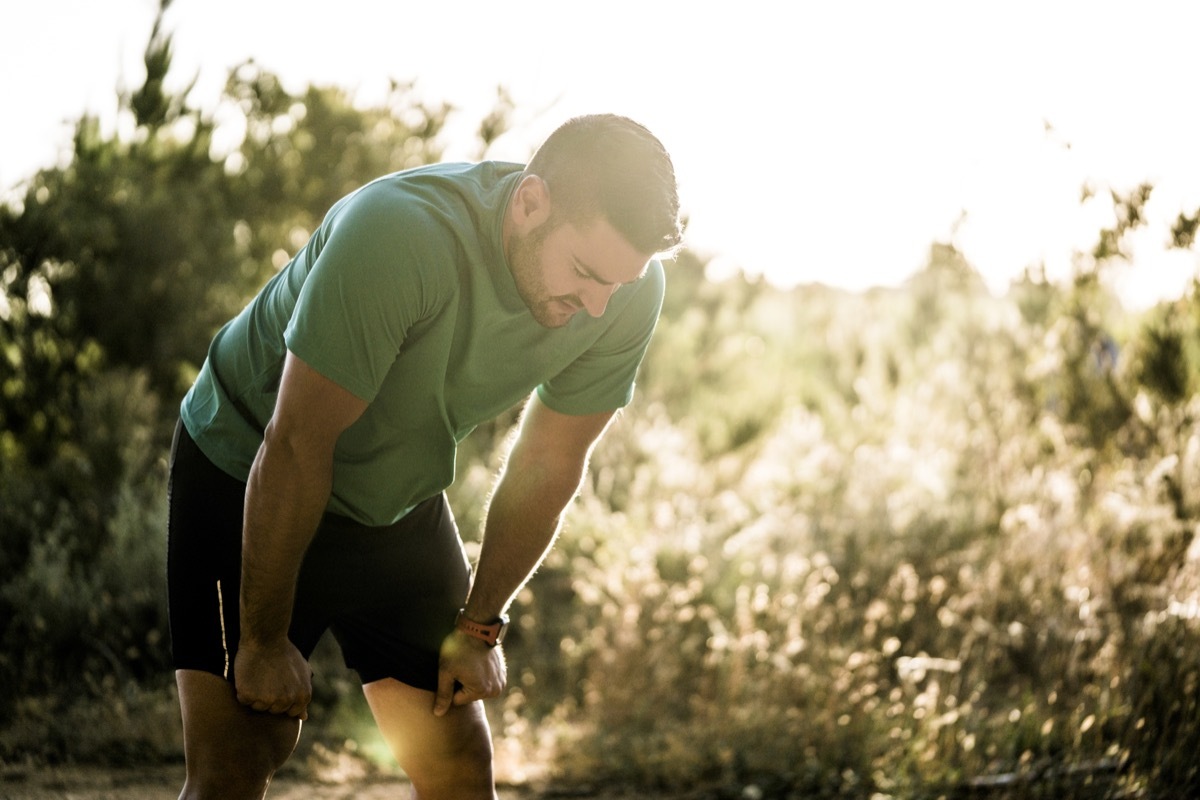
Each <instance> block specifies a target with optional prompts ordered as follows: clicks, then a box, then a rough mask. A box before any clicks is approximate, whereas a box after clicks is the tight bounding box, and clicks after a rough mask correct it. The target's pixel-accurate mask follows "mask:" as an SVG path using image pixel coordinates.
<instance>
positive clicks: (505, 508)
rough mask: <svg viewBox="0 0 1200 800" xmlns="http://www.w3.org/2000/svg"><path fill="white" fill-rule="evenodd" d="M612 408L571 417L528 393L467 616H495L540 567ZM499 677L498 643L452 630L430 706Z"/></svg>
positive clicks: (474, 695) (475, 696)
mask: <svg viewBox="0 0 1200 800" xmlns="http://www.w3.org/2000/svg"><path fill="white" fill-rule="evenodd" d="M614 413H615V412H612V411H606V412H603V413H600V414H591V415H586V416H572V415H568V414H560V413H558V412H557V411H553V410H551V409H550V408H549V407H547V406H546V405H545V404H543V403H542V402H541V401H540V400H539V399H538V397H537V395H536V394H534V395H533V397H532V398H531V399H530V401H529V404H528V405H527V406H526V408H525V413H524V415H523V416H522V418H521V427H520V432H519V433H518V435H517V439H516V441H515V442H514V443H513V447H512V450H511V452H510V453H509V456H508V460H507V461H506V462H505V465H504V471H503V473H502V474H501V477H500V481H499V483H498V484H497V485H496V490H495V492H493V494H492V498H491V501H490V502H489V504H488V511H487V522H486V524H485V526H484V536H483V548H482V550H481V551H480V554H479V564H478V566H477V567H476V571H475V579H474V581H473V582H472V585H471V593H470V596H469V597H468V598H467V603H466V606H465V608H464V613H465V615H466V616H467V618H469V619H472V620H475V621H477V622H488V621H490V620H492V619H495V618H496V617H497V616H499V615H500V614H501V613H503V611H504V609H505V608H507V607H508V604H509V602H511V600H512V598H513V597H514V596H515V595H516V593H517V591H518V590H519V589H520V588H521V587H522V586H523V585H524V584H525V582H526V581H527V580H529V577H530V575H532V574H533V572H534V570H536V569H537V567H538V565H539V564H540V563H541V561H542V558H544V557H545V555H546V552H547V551H548V550H549V549H550V545H551V544H552V543H553V541H554V537H555V536H556V535H557V533H558V527H559V521H560V519H561V517H562V512H563V510H564V509H565V508H566V507H567V504H568V503H570V502H571V498H573V497H574V496H575V493H576V492H577V491H578V490H579V485H580V483H581V482H582V480H583V476H584V472H585V470H586V469H587V460H588V455H589V453H590V452H591V449H592V446H593V445H594V444H595V443H596V441H597V440H598V439H599V438H600V435H601V434H602V433H603V432H604V429H605V427H607V425H608V423H609V421H610V420H611V419H612V418H613V415H614ZM456 681H457V682H458V683H459V684H461V686H460V687H457V688H456V685H455V683H456ZM504 682H505V667H504V659H503V656H502V654H501V653H500V650H499V648H490V647H488V646H487V644H485V643H484V642H481V641H480V640H478V639H474V638H472V637H470V636H466V635H465V634H463V633H461V632H459V631H457V630H455V631H454V632H453V633H451V634H450V636H448V637H447V638H446V641H445V642H444V643H443V645H442V653H441V666H440V669H439V674H438V692H437V698H436V700H435V703H434V713H436V714H439V715H440V714H444V713H446V711H447V710H449V708H450V706H451V704H453V705H463V704H466V703H470V702H472V701H475V700H480V699H483V698H486V697H495V696H496V695H498V694H500V692H501V691H503V689H504Z"/></svg>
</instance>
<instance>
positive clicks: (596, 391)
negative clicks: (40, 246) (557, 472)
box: [537, 261, 666, 414]
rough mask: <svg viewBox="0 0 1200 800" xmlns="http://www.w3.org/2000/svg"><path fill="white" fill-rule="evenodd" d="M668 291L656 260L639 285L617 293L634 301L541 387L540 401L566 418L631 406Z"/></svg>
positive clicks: (660, 265)
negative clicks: (642, 365) (637, 381)
mask: <svg viewBox="0 0 1200 800" xmlns="http://www.w3.org/2000/svg"><path fill="white" fill-rule="evenodd" d="M665 288H666V279H665V276H664V274H663V268H662V264H660V263H659V262H658V261H652V262H651V263H650V266H649V267H647V271H646V275H645V276H644V277H643V278H642V279H641V280H639V281H638V282H637V283H634V284H631V285H629V286H625V287H622V288H621V289H619V290H618V291H630V292H632V293H633V296H632V298H631V300H630V301H629V302H628V303H626V304H625V305H624V306H623V307H622V308H620V309H619V311H618V312H617V314H616V315H615V316H614V317H613V319H612V322H611V324H610V325H608V326H607V328H606V329H605V331H604V333H603V334H602V335H601V336H600V338H599V339H597V341H596V343H595V344H593V345H592V346H591V347H590V348H588V350H587V351H585V352H584V353H583V355H581V356H580V357H579V358H577V359H575V361H573V362H571V364H570V365H569V366H567V368H566V369H564V370H562V371H561V372H559V373H558V374H557V375H555V376H554V377H553V378H551V379H549V380H547V381H546V382H544V383H543V384H542V385H541V386H539V387H538V388H537V393H538V397H539V398H540V399H541V401H542V402H543V403H545V404H546V405H547V406H549V407H550V408H552V409H553V410H555V411H558V412H560V413H563V414H596V413H599V412H602V411H613V410H615V409H618V408H623V407H624V406H626V405H628V404H629V402H630V401H631V400H632V399H633V389H634V381H635V379H636V377H637V371H638V367H639V366H641V363H642V358H643V357H644V356H645V355H646V348H647V347H649V345H650V337H651V336H652V335H653V334H654V327H655V325H656V324H657V323H658V315H659V312H660V311H661V310H662V302H663V294H664V291H665ZM610 310H615V309H610ZM606 316H607V313H606Z"/></svg>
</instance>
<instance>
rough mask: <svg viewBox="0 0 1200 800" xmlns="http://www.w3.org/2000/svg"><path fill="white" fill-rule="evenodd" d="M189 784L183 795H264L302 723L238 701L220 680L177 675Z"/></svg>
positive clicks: (250, 796)
mask: <svg viewBox="0 0 1200 800" xmlns="http://www.w3.org/2000/svg"><path fill="white" fill-rule="evenodd" d="M179 687H180V704H181V706H182V710H183V723H184V726H183V727H184V729H183V734H184V736H183V738H184V755H185V758H186V761H187V783H186V784H185V786H184V790H183V794H181V795H180V797H181V798H189V800H190V799H191V798H210V797H221V798H242V797H246V798H261V797H262V796H263V794H264V793H265V791H266V787H267V784H268V783H270V781H271V777H272V776H273V775H274V774H275V771H276V770H277V769H279V767H281V766H282V765H283V763H284V762H285V761H287V759H288V757H289V756H291V754H292V751H293V750H295V748H296V743H297V741H298V740H299V738H300V721H299V720H297V719H292V718H290V717H283V716H278V715H273V714H263V713H259V712H255V711H251V710H250V709H248V708H246V707H245V706H242V705H241V704H240V703H238V702H237V699H236V697H234V695H233V690H232V687H230V686H229V685H228V684H227V683H225V681H223V680H222V679H221V678H219V677H216V676H212V675H208V674H206V673H196V672H181V673H180V674H179Z"/></svg>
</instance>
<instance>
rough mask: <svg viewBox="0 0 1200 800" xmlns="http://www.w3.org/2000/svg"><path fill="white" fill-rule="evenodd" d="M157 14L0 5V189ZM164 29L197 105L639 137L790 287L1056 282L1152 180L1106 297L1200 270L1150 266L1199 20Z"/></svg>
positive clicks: (1151, 290) (628, 6) (1195, 111)
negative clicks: (429, 118)
mask: <svg viewBox="0 0 1200 800" xmlns="http://www.w3.org/2000/svg"><path fill="white" fill-rule="evenodd" d="M156 8H157V4H156V2H155V1H154V0H105V2H103V3H99V2H96V0H39V1H38V2H36V3H35V2H18V0H0V108H3V109H4V114H3V122H0V188H8V187H11V186H12V185H13V184H15V183H16V182H18V181H19V180H20V179H22V178H24V177H26V176H28V175H29V174H31V173H32V172H33V171H34V170H36V169H37V168H38V167H41V166H46V165H49V164H51V163H53V162H54V161H55V159H56V158H58V157H59V155H60V153H62V152H64V150H65V148H66V147H67V146H68V145H69V141H70V128H69V126H68V125H66V124H64V123H67V122H70V121H73V120H75V119H77V118H78V117H79V115H80V114H81V113H82V112H83V111H85V110H90V111H92V112H96V113H99V114H101V116H102V117H105V116H107V118H111V115H112V110H113V107H114V99H113V90H114V88H115V87H116V86H117V85H118V84H120V83H123V84H124V85H126V86H136V85H137V84H138V81H139V80H140V78H141V76H142V67H141V64H140V58H141V54H142V50H143V48H144V45H145V42H146V40H147V37H148V34H149V30H150V26H151V24H152V22H153V17H154V12H155V9H156ZM167 25H168V28H169V29H170V30H172V31H173V32H174V34H175V43H176V62H175V63H176V69H177V73H176V80H177V81H178V84H177V85H182V84H183V83H185V82H186V81H187V80H188V79H190V78H191V77H193V76H198V78H199V82H198V84H197V88H196V92H195V94H194V95H193V100H194V102H198V103H200V104H201V105H204V106H206V107H208V106H211V104H212V102H213V100H214V99H215V98H216V96H217V95H218V93H219V91H220V87H221V86H222V85H223V83H224V80H225V77H226V74H227V72H228V69H229V67H231V66H233V65H234V64H236V63H239V62H240V61H242V60H244V59H246V58H248V57H253V58H254V59H255V60H256V61H258V62H259V63H260V64H263V65H264V66H265V67H266V68H268V69H271V70H273V71H275V72H277V73H278V74H280V75H281V76H282V77H283V78H284V80H285V81H286V82H288V83H289V84H290V85H291V86H292V87H293V88H298V87H300V86H302V85H303V84H306V83H310V82H316V83H336V84H341V85H344V86H347V87H351V88H356V89H359V90H361V91H363V92H364V93H368V94H369V92H370V91H371V90H372V87H378V86H380V84H381V83H382V82H385V81H386V80H387V79H388V78H397V79H400V80H409V79H413V78H415V79H416V80H417V87H418V89H419V90H420V91H422V92H423V94H425V95H426V96H427V97H428V98H429V99H431V100H439V101H440V100H447V101H450V102H452V103H454V104H455V105H457V106H459V107H461V108H462V109H464V110H463V113H462V115H461V121H460V124H461V126H462V129H465V130H468V131H469V130H471V129H473V125H474V123H475V122H476V121H477V120H478V118H479V117H481V116H482V115H483V114H484V113H485V112H486V110H487V109H488V108H490V106H491V103H492V100H493V99H494V97H495V90H496V87H497V86H498V85H504V86H505V87H506V88H508V89H509V91H510V92H511V94H512V95H513V96H514V98H515V99H516V101H517V104H518V116H517V123H518V128H517V129H516V130H515V131H514V132H513V133H512V134H511V135H510V136H508V137H506V138H505V139H503V140H501V142H500V143H499V148H498V149H497V150H496V151H494V155H495V156H496V157H503V158H513V159H523V158H525V157H526V156H527V155H528V153H529V151H530V149H531V148H532V147H533V145H534V144H535V143H536V142H537V141H539V140H540V139H541V138H542V137H543V136H544V135H545V134H546V133H548V132H549V130H550V129H552V128H553V127H554V126H555V125H557V124H558V123H559V122H561V121H562V120H563V119H565V118H567V117H568V116H571V115H573V114H576V113H584V112H592V111H615V112H619V113H624V114H627V115H629V116H632V117H634V118H636V119H638V120H640V121H641V122H643V123H645V124H646V125H647V126H648V127H650V128H651V129H652V130H653V131H654V132H655V133H657V134H658V135H659V137H660V138H661V139H662V140H663V141H664V143H665V144H666V145H667V147H668V149H670V150H671V151H672V153H673V155H674V158H675V162H676V169H677V172H678V174H679V176H680V180H681V184H682V190H683V193H684V202H685V207H686V210H687V211H688V213H689V214H690V217H691V226H690V229H689V242H690V244H691V245H692V246H693V248H695V249H697V250H698V251H700V252H702V253H705V254H707V255H712V256H717V257H719V258H718V263H719V264H722V265H724V266H725V267H732V268H736V267H741V268H744V269H746V270H747V271H749V272H752V273H763V274H766V275H767V276H768V277H770V278H771V279H772V280H774V281H776V282H778V283H780V284H783V285H789V284H793V283H803V282H811V281H820V282H824V283H828V284H832V285H836V286H842V287H846V288H850V289H861V288H863V287H866V286H870V285H877V284H883V285H894V284H897V283H899V282H901V281H903V280H904V279H905V278H906V277H908V276H909V275H910V274H911V273H912V272H913V271H914V270H916V269H917V268H919V267H920V266H921V265H922V264H923V263H924V259H925V256H926V253H927V251H928V246H929V244H930V242H932V241H933V240H935V239H946V238H948V237H953V239H952V240H953V241H954V242H955V243H956V244H957V245H958V246H959V247H960V249H962V250H963V251H964V252H965V253H966V255H967V257H968V259H969V260H970V261H971V262H972V263H973V264H974V265H975V266H976V267H977V268H978V269H980V271H981V272H983V274H984V276H985V277H986V278H987V280H988V281H989V283H990V284H991V285H992V287H993V288H994V289H995V290H997V291H1003V290H1004V289H1005V288H1006V287H1007V285H1008V281H1009V280H1010V279H1011V278H1012V277H1014V276H1015V275H1018V274H1019V273H1020V272H1021V271H1022V270H1023V269H1024V268H1025V267H1026V266H1028V265H1031V264H1036V263H1038V262H1045V263H1046V265H1047V267H1048V270H1049V272H1050V273H1051V275H1053V276H1061V275H1063V274H1065V273H1066V271H1067V270H1068V268H1069V265H1070V256H1071V253H1072V251H1073V250H1076V249H1086V248H1090V245H1091V244H1092V243H1093V242H1094V239H1095V234H1096V231H1097V230H1098V229H1099V227H1100V226H1101V225H1103V224H1106V223H1107V220H1106V217H1105V210H1104V208H1103V204H1101V203H1092V204H1091V205H1090V206H1087V207H1083V206H1081V205H1080V202H1079V200H1080V188H1081V187H1082V186H1083V184H1084V183H1085V182H1091V183H1093V184H1095V185H1097V186H1100V187H1104V186H1113V187H1115V188H1118V189H1120V190H1125V189H1128V188H1131V187H1133V186H1135V185H1137V184H1138V183H1140V182H1142V181H1145V180H1149V181H1152V182H1154V183H1155V184H1156V186H1157V189H1156V191H1155V194H1154V196H1153V198H1152V201H1151V204H1150V206H1149V208H1148V209H1147V211H1148V214H1149V216H1150V217H1151V219H1152V221H1153V223H1154V224H1153V225H1152V227H1151V229H1150V230H1149V231H1148V232H1147V233H1146V234H1145V235H1144V236H1143V237H1142V240H1140V241H1139V242H1138V244H1137V250H1136V252H1137V253H1138V255H1139V258H1138V263H1139V267H1138V271H1137V272H1136V274H1132V275H1129V274H1124V275H1121V276H1119V281H1120V283H1119V287H1120V291H1121V292H1122V296H1123V297H1124V298H1125V299H1126V300H1127V302H1129V303H1130V304H1131V305H1143V304H1145V303H1147V302H1150V301H1151V300H1153V299H1154V298H1156V297H1160V296H1164V295H1165V296H1179V294H1180V293H1181V292H1182V291H1183V287H1184V286H1186V285H1187V282H1188V281H1189V280H1190V279H1191V277H1192V276H1193V275H1194V274H1195V273H1196V270H1197V266H1198V257H1197V256H1196V255H1195V254H1192V253H1180V252H1178V251H1176V252H1175V253H1174V254H1172V255H1167V256H1163V255H1160V254H1161V253H1162V252H1163V248H1162V241H1163V239H1164V237H1165V236H1166V229H1167V225H1168V224H1169V220H1172V219H1174V217H1175V216H1176V215H1177V214H1178V213H1179V212H1180V211H1183V210H1186V211H1189V212H1191V211H1194V210H1195V209H1196V208H1197V207H1198V206H1200V147H1198V145H1197V143H1198V142H1200V103H1198V102H1197V95H1196V82H1195V75H1196V72H1195V65H1196V63H1197V62H1196V50H1195V35H1196V31H1197V30H1200V3H1194V2H1191V0H1175V1H1174V2H1154V1H1153V0H1150V2H1146V1H1145V0H1142V1H1141V2H1138V3H1136V4H1134V3H1125V2H1121V3H1117V2H1110V1H1109V0H1070V1H1067V0H1063V1H1062V2H1055V1H1054V0H1033V1H1032V2H1030V1H1028V0H1015V1H1012V0H1010V1H1009V2H994V3H983V2H975V3H966V2H958V1H957V0H947V1H946V2H929V1H922V2H893V1H892V0H863V1H861V2H836V3H835V2H820V3H817V2H811V3H810V2H795V1H793V2H787V0H738V1H737V2H728V3H720V4H718V3H716V2H702V1H701V0H606V2H604V3H588V4H582V3H572V2H565V1H564V0H509V2H506V3H496V2H480V1H478V0H458V2H454V3H438V2H434V1H433V0H426V2H422V3H419V4H414V3H400V2H394V0H393V1H392V2H386V1H385V0H337V2H334V3H326V4H320V5H317V4H303V3H295V2H284V1H283V0H175V2H174V4H173V5H172V7H171V9H170V11H169V12H168V14H167ZM1068 145H1069V146H1068ZM465 153H466V150H465V148H460V149H459V151H457V152H456V151H455V149H454V148H452V149H451V155H460V154H465Z"/></svg>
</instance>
